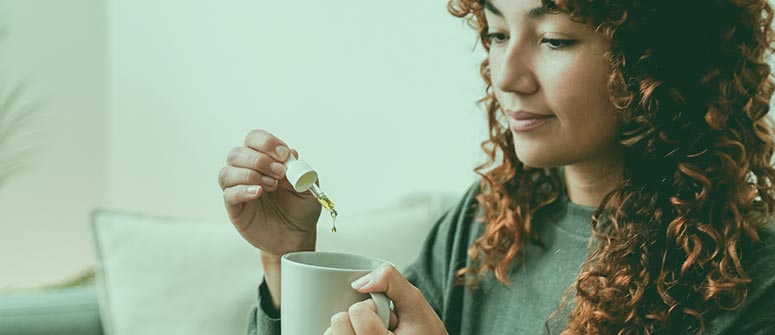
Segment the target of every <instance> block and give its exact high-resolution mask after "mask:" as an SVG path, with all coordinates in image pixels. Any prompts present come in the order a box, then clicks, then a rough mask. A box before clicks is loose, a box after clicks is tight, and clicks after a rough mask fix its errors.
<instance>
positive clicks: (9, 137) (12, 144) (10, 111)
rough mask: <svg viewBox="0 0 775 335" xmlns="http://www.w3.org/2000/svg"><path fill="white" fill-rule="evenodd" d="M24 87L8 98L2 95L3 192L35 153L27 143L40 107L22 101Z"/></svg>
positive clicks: (0, 147) (0, 161)
mask: <svg viewBox="0 0 775 335" xmlns="http://www.w3.org/2000/svg"><path fill="white" fill-rule="evenodd" d="M23 87H24V85H17V86H15V87H13V88H12V89H11V90H10V92H8V93H7V94H6V93H4V92H0V188H2V187H3V186H4V185H5V184H6V183H7V182H8V180H9V179H10V177H11V176H13V175H15V174H16V173H18V172H20V171H21V170H22V169H23V168H24V167H26V166H27V163H28V159H29V157H30V155H31V153H32V151H33V149H34V145H33V144H32V143H30V142H26V141H24V139H25V137H26V136H25V135H28V134H29V133H28V132H29V131H30V128H29V124H30V123H31V122H32V120H33V119H35V115H36V110H37V106H36V104H34V103H23V102H22V101H21V99H22V92H23Z"/></svg>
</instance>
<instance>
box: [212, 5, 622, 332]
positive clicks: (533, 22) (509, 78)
mask: <svg viewBox="0 0 775 335" xmlns="http://www.w3.org/2000/svg"><path fill="white" fill-rule="evenodd" d="M540 7H541V4H540V2H539V1H537V0H535V1H533V0H531V1H506V0H496V1H491V2H489V3H488V4H487V6H486V10H485V15H486V18H487V22H488V23H489V26H490V28H489V31H488V33H489V36H490V38H491V41H492V43H491V47H490V52H489V60H490V74H491V78H492V82H493V91H494V93H495V97H496V99H497V100H498V102H499V103H500V105H501V106H502V107H503V109H504V113H505V114H506V119H508V120H509V122H510V123H513V122H515V121H514V120H512V119H511V118H510V117H509V112H510V111H516V110H525V111H528V112H531V113H537V114H542V115H549V116H551V118H550V119H547V120H546V122H544V123H543V124H542V125H541V126H540V127H537V128H534V129H532V130H530V131H514V130H512V131H513V132H514V145H515V154H516V155H517V157H518V158H519V159H520V160H521V161H522V162H524V163H525V164H526V165H528V166H536V167H557V166H564V167H565V178H566V187H567V188H568V190H567V191H568V195H569V196H570V199H571V201H572V202H574V203H577V204H582V205H589V206H597V205H598V204H599V203H600V201H601V200H602V198H603V196H604V195H605V194H607V193H608V192H610V191H611V190H612V189H613V188H614V187H615V186H616V185H617V184H618V183H619V182H621V180H622V165H623V164H622V150H621V148H620V147H619V146H618V144H617V142H616V126H617V118H616V109H615V108H614V106H613V104H612V103H611V102H610V100H609V98H608V92H607V88H606V84H607V76H608V73H609V66H608V64H607V62H606V60H605V53H606V52H607V51H608V50H609V46H608V44H607V42H606V41H605V40H604V39H603V38H602V37H601V36H600V35H598V34H597V33H596V32H595V30H594V29H593V28H592V27H589V26H586V25H582V24H579V23H575V22H573V21H571V20H570V18H569V17H568V16H567V15H564V14H548V13H541V11H540V10H536V8H540ZM290 154H294V155H296V156H298V153H296V152H295V151H293V150H290V149H289V148H288V146H287V145H286V144H285V143H284V142H283V141H282V140H280V139H279V138H277V137H275V136H274V135H272V134H270V133H269V132H267V131H264V130H255V131H252V132H251V133H250V134H248V136H247V137H246V139H245V144H244V145H243V146H240V147H237V148H235V149H234V150H232V152H231V153H230V154H229V156H228V159H227V165H226V166H225V167H224V168H223V169H222V170H221V173H220V174H219V178H218V181H219V184H220V186H221V188H222V190H223V195H224V202H225V206H226V209H227V211H228V213H229V218H230V220H231V222H232V223H233V224H234V226H235V228H237V230H238V231H239V232H240V234H242V236H243V238H245V239H246V240H247V241H248V242H250V243H251V244H252V245H253V246H255V247H256V248H258V249H260V250H261V254H262V265H263V267H264V273H265V278H266V282H267V286H268V287H269V292H270V295H271V296H272V302H273V304H274V306H275V308H278V309H279V308H280V306H281V297H280V280H279V279H280V256H281V255H282V254H284V253H287V252H292V251H300V250H314V247H315V223H316V221H317V218H318V216H319V214H320V211H321V207H320V205H319V204H318V203H317V201H316V200H315V199H314V198H313V197H312V196H311V195H309V194H298V193H296V192H294V191H293V189H292V187H291V185H290V184H289V183H288V181H287V180H286V179H285V170H284V169H282V168H279V167H278V166H277V164H281V163H283V162H285V161H286V160H287V159H288V157H289V156H288V155H290ZM273 163H277V164H273ZM273 167H275V169H273ZM291 209H293V210H291ZM290 213H293V215H290ZM353 287H354V288H355V289H356V290H358V291H360V292H363V293H367V292H385V294H386V295H387V296H388V298H390V299H391V300H392V301H393V303H394V305H395V313H394V315H392V316H391V322H390V323H391V324H390V330H386V329H384V328H383V326H382V324H381V323H380V321H379V319H378V317H377V315H376V312H375V310H376V308H375V307H374V304H373V303H372V302H371V301H370V300H367V301H364V302H359V303H356V304H354V305H353V306H351V307H350V309H349V310H348V311H347V312H342V313H338V314H336V315H334V316H333V317H332V318H331V327H330V328H329V329H327V330H326V333H325V334H327V335H330V334H336V335H341V334H345V335H349V334H358V335H373V334H376V335H385V334H396V335H402V334H405V335H409V334H446V330H445V329H444V325H443V323H442V321H441V320H440V319H439V317H438V316H437V315H436V313H435V312H434V311H433V309H432V308H431V307H430V305H429V304H428V302H427V300H426V299H425V298H424V297H423V295H422V293H421V292H420V291H419V290H418V289H417V288H416V287H415V286H413V285H412V284H411V283H409V282H408V281H407V280H406V279H405V278H404V277H403V276H402V275H401V274H400V273H399V272H398V271H397V270H396V269H395V268H393V267H392V266H383V267H380V268H379V269H377V270H375V271H373V272H372V273H370V274H368V275H366V276H364V280H363V281H356V282H354V283H353Z"/></svg>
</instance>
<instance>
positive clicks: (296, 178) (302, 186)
mask: <svg viewBox="0 0 775 335" xmlns="http://www.w3.org/2000/svg"><path fill="white" fill-rule="evenodd" d="M289 156H291V157H290V158H288V160H287V161H286V162H285V167H286V171H285V176H286V178H288V181H289V182H290V183H291V185H293V189H295V190H296V192H299V193H302V192H306V191H307V190H309V189H310V188H312V187H313V186H315V182H317V181H318V173H317V172H315V170H313V169H312V167H311V166H309V164H307V162H305V161H302V160H298V159H296V157H294V156H293V154H291V155H289Z"/></svg>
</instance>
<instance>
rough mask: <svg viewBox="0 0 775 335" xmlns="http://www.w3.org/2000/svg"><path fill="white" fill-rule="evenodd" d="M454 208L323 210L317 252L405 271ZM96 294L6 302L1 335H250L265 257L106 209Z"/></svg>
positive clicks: (54, 293) (178, 224)
mask: <svg viewBox="0 0 775 335" xmlns="http://www.w3.org/2000/svg"><path fill="white" fill-rule="evenodd" d="M455 200H456V197H455V196H454V195H440V194H416V195H411V196H407V197H405V198H403V199H401V200H400V201H398V202H396V203H395V204H393V205H390V206H386V207H384V208H381V209H374V210H368V211H361V212H355V211H354V212H351V213H350V212H347V210H346V209H344V208H340V210H341V212H340V216H339V217H338V219H337V228H338V231H337V232H336V233H333V232H331V230H330V228H331V222H330V217H329V216H328V215H327V213H326V212H325V211H324V212H323V213H322V215H321V218H320V221H319V222H318V244H317V249H318V250H328V251H343V252H350V253H358V254H364V255H371V256H375V257H379V258H382V259H386V260H389V261H391V262H393V263H394V264H395V265H396V267H398V268H399V270H400V269H402V268H404V267H405V266H406V265H408V264H409V263H411V262H412V261H413V260H414V257H415V256H416V255H417V253H418V251H419V248H420V246H421V244H422V241H423V240H424V238H425V235H426V233H427V231H428V230H429V229H430V228H431V226H432V225H433V223H434V222H435V221H436V220H437V219H438V218H439V217H440V216H441V215H442V213H443V211H444V210H446V209H447V208H448V207H450V206H451V205H452V204H453V203H454V202H455ZM92 228H93V229H92V230H93V236H94V243H95V246H96V250H97V253H98V255H97V259H98V261H97V264H96V267H95V273H96V281H95V284H94V285H85V286H80V287H72V288H66V289H58V290H47V291H41V292H32V293H15V294H4V295H0V334H3V335H6V334H8V335H11V334H17V335H33V334H35V335H38V334H47V335H52V334H62V335H70V334H73V335H75V334H78V335H98V334H111V335H114V334H115V335H136V334H141V335H154V334H164V335H176V334H181V335H182V334H186V335H216V334H218V335H221V334H244V333H245V328H246V325H247V322H248V320H247V318H248V312H249V311H250V309H251V307H252V306H253V305H254V304H255V302H256V295H257V287H258V284H259V283H260V281H261V278H262V272H261V263H260V256H259V252H258V250H256V249H255V248H253V247H252V246H250V245H249V244H248V243H247V242H246V241H244V240H243V239H242V238H241V237H240V236H239V234H238V233H237V232H236V230H234V228H233V227H232V225H231V224H230V223H229V222H228V220H227V219H225V218H224V219H223V220H216V221H201V220H187V219H182V218H164V217H157V216H148V215H141V214H133V213H122V212H114V211H106V210H99V211H95V212H94V214H93V215H92Z"/></svg>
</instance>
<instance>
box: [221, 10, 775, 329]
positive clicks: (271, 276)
mask: <svg viewBox="0 0 775 335" xmlns="http://www.w3.org/2000/svg"><path fill="white" fill-rule="evenodd" d="M448 9H449V11H450V12H451V13H452V14H453V15H455V16H458V17H461V18H463V17H467V18H468V22H469V23H470V24H471V25H472V26H473V27H475V28H476V29H477V30H478V32H479V36H480V37H481V42H482V44H483V46H484V47H485V49H486V50H487V51H488V57H487V59H486V60H485V61H484V62H483V63H482V66H481V74H482V77H483V78H484V80H485V82H486V84H487V90H486V96H485V97H484V98H483V99H482V102H483V103H484V105H485V106H486V110H487V116H488V120H489V129H490V132H489V139H488V140H487V141H485V142H484V144H483V148H484V150H485V151H486V152H487V154H488V155H489V160H488V162H486V163H485V164H483V165H482V166H480V167H478V168H477V169H476V172H477V173H479V174H480V175H481V176H482V179H481V182H480V183H478V184H477V185H475V186H474V187H472V188H471V189H470V190H469V192H468V193H467V194H466V196H465V197H464V199H462V200H461V202H460V204H459V205H458V206H457V207H456V208H455V209H453V210H451V211H450V212H448V213H447V214H446V215H445V216H444V217H443V218H441V219H440V220H439V222H438V223H437V224H436V226H435V227H434V229H433V230H432V231H431V233H430V235H429V236H428V239H427V241H426V244H425V246H424V249H423V252H422V254H421V255H420V258H419V259H418V261H417V262H416V263H415V264H413V265H412V266H411V267H410V268H409V269H407V271H405V272H404V274H400V273H398V272H397V271H396V270H395V269H394V268H391V267H382V268H380V269H378V270H376V271H374V272H372V273H371V274H369V275H367V276H365V277H364V278H363V280H358V281H356V282H354V283H353V287H355V288H356V289H357V290H359V291H361V292H370V291H382V292H386V293H387V295H388V296H389V297H390V298H391V299H392V300H393V301H394V304H395V315H394V316H393V317H392V319H391V330H392V331H393V332H394V333H395V334H444V333H447V332H448V333H450V334H505V333H512V334H513V333H516V334H538V333H551V334H775V325H773V322H772V321H770V320H772V319H773V317H775V312H773V311H775V308H773V307H775V306H773V305H775V303H773V301H774V300H775V275H772V273H773V270H775V233H773V230H772V228H770V226H769V225H768V224H769V222H771V221H772V217H773V214H774V213H773V211H775V189H774V188H773V181H774V180H775V169H773V167H772V164H771V160H772V154H773V150H774V149H775V145H774V144H773V131H772V127H771V126H770V124H769V122H768V119H767V113H768V111H769V102H770V98H771V96H772V92H773V82H772V79H771V78H770V67H769V66H768V65H767V63H766V61H765V56H766V55H767V53H768V52H769V51H770V50H771V45H772V39H773V30H772V28H771V23H772V15H773V10H772V8H771V7H770V5H769V4H768V3H767V1H766V0H711V1H709V0H704V1H699V0H684V1H667V0H652V1H633V0H608V1H606V0H600V1H597V0H584V1H582V0H576V1H574V0H567V1H563V0H557V1H551V0H544V1H538V0H488V1H484V0H453V1H451V2H450V3H449V6H448ZM289 154H291V153H290V149H289V148H288V147H287V145H285V143H283V142H282V141H281V140H280V139H278V138H276V137H274V136H273V135H271V134H269V133H267V132H265V131H254V132H251V133H250V134H249V135H248V137H247V139H246V142H245V146H243V147H239V148H236V149H234V150H233V151H232V153H231V154H230V155H229V159H228V165H227V166H226V167H225V168H224V169H223V170H222V172H221V174H220V176H219V181H220V184H221V186H222V188H223V190H224V199H225V201H226V207H227V209H228V212H229V214H230V218H231V220H232V222H233V223H234V225H235V226H236V227H237V229H238V230H239V231H240V233H241V234H242V235H243V237H244V238H245V239H246V240H248V241H249V242H251V243H252V244H253V245H254V246H256V247H257V248H259V249H260V250H262V261H263V266H264V270H265V283H263V284H262V285H261V287H260V290H259V291H260V301H259V307H258V308H257V309H255V310H254V317H253V318H252V319H253V320H252V322H251V327H250V330H249V332H250V333H261V334H270V333H279V322H280V321H279V319H278V318H277V317H278V315H279V314H278V312H277V309H278V308H279V307H280V296H279V257H280V256H281V255H282V254H284V253H286V252H291V251H298V250H313V249H314V246H315V229H314V226H315V222H316V220H317V218H318V215H319V213H320V206H319V205H317V203H316V201H315V200H314V199H313V198H312V197H311V196H310V195H307V194H296V193H294V192H292V191H291V187H290V185H289V184H288V183H287V181H286V180H284V179H283V178H284V170H283V166H282V164H280V163H281V162H284V161H285V160H286V159H287V158H288V155H289ZM293 154H297V153H295V152H294V153H293ZM289 209H293V213H294V214H295V215H294V216H293V217H290V216H287V215H283V213H287V211H288V210H289ZM278 236H281V237H282V238H277V237H278ZM278 241H282V243H280V242H278ZM373 310H374V306H373V303H371V302H370V301H368V300H367V301H365V302H361V303H357V304H355V305H353V306H352V307H351V308H350V309H349V311H348V312H343V313H339V314H337V315H335V316H334V317H333V318H332V324H331V327H330V328H329V329H328V330H327V332H326V333H327V334H385V331H384V330H381V329H380V323H379V321H378V319H376V317H375V314H374V312H373Z"/></svg>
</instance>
